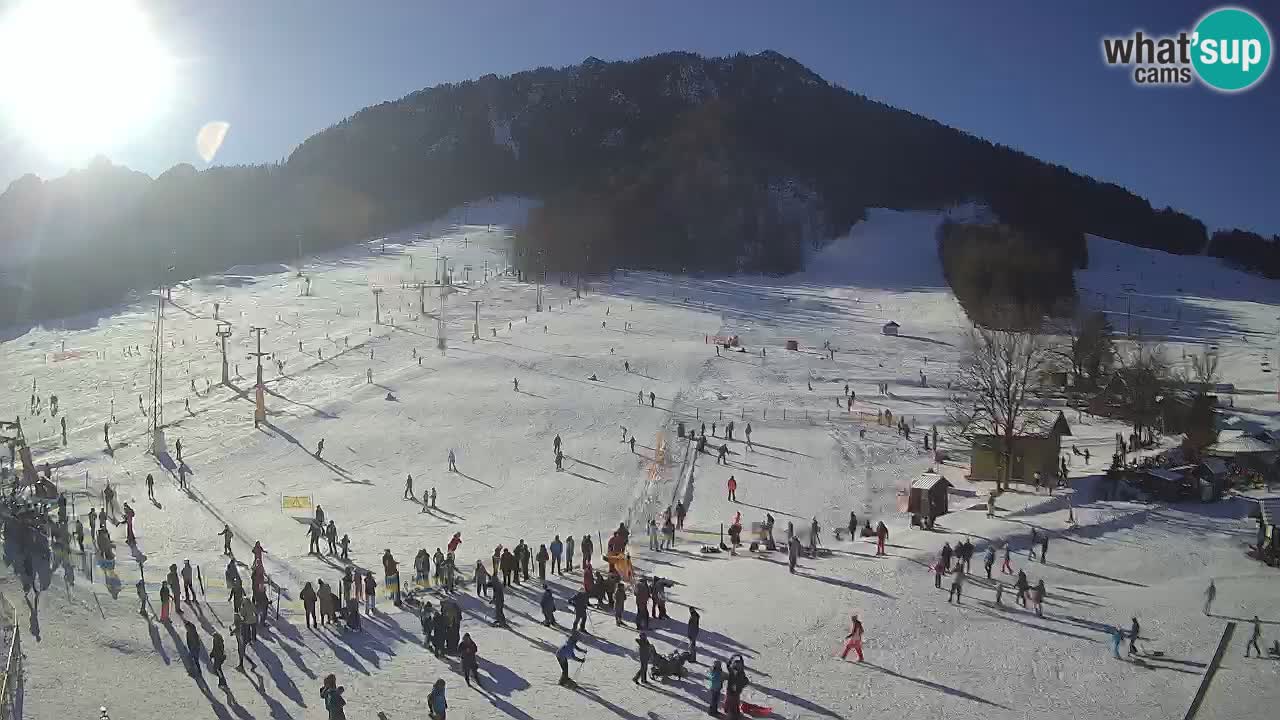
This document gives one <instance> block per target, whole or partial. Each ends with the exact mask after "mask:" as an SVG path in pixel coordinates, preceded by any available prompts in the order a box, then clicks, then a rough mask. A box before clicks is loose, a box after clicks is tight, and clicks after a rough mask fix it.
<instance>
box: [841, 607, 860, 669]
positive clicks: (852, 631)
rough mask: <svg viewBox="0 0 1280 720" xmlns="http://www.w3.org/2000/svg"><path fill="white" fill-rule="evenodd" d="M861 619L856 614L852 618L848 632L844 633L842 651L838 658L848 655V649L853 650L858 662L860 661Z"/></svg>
mask: <svg viewBox="0 0 1280 720" xmlns="http://www.w3.org/2000/svg"><path fill="white" fill-rule="evenodd" d="M862 632H863V628H862V621H861V620H859V619H858V616H857V615H854V616H853V618H852V624H851V625H850V627H849V634H848V635H845V636H844V638H845V643H844V651H843V652H841V653H840V659H841V660H844V659H845V658H847V657H849V651H850V650H853V651H854V652H856V653H857V654H858V662H862Z"/></svg>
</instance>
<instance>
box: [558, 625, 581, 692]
mask: <svg viewBox="0 0 1280 720" xmlns="http://www.w3.org/2000/svg"><path fill="white" fill-rule="evenodd" d="M586 653H587V651H586V650H583V651H582V657H578V633H576V632H575V633H570V634H569V639H568V640H566V641H565V643H564V644H563V645H561V646H560V649H559V650H557V651H556V662H558V663H560V684H561V685H574V684H575V683H574V682H573V680H570V679H569V661H570V660H573V661H574V662H578V663H582V662H586V660H587V656H586Z"/></svg>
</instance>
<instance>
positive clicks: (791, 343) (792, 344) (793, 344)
mask: <svg viewBox="0 0 1280 720" xmlns="http://www.w3.org/2000/svg"><path fill="white" fill-rule="evenodd" d="M787 349H788V350H799V349H800V342H799V341H798V340H788V341H787Z"/></svg>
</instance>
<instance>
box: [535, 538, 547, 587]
mask: <svg viewBox="0 0 1280 720" xmlns="http://www.w3.org/2000/svg"><path fill="white" fill-rule="evenodd" d="M549 559H551V554H550V553H548V552H547V546H546V545H539V546H538V554H537V556H535V557H534V560H536V561H537V562H538V581H539V582H546V581H547V560H549Z"/></svg>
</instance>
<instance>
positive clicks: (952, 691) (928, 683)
mask: <svg viewBox="0 0 1280 720" xmlns="http://www.w3.org/2000/svg"><path fill="white" fill-rule="evenodd" d="M858 664H859V665H865V666H866V667H869V668H872V669H873V670H877V671H879V672H882V673H884V674H885V675H889V676H891V677H896V678H900V679H902V680H907V681H909V682H913V683H915V684H917V685H923V686H924V687H927V688H930V689H932V690H937V691H939V692H943V693H946V694H947V695H951V696H954V697H958V698H963V699H965V700H972V701H973V702H976V703H982V704H983V705H990V706H992V707H998V708H1001V709H1004V710H1009V709H1010V708H1008V707H1006V706H1004V705H1001V704H1000V703H997V702H992V701H990V700H987V699H986V698H981V697H978V696H977V695H974V694H972V693H967V692H965V691H963V690H957V689H956V688H953V687H948V686H947V685H943V684H942V683H937V682H933V681H932V680H924V679H922V678H914V677H911V676H910V675H903V674H902V673H899V672H895V671H893V670H890V669H889V668H886V667H881V666H879V665H876V664H875V663H870V662H861V663H858ZM832 717H836V716H835V715H832Z"/></svg>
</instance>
